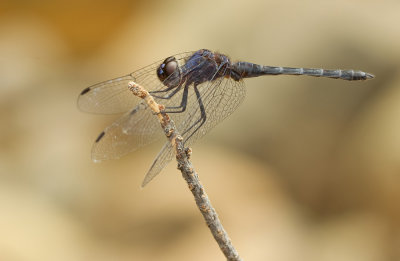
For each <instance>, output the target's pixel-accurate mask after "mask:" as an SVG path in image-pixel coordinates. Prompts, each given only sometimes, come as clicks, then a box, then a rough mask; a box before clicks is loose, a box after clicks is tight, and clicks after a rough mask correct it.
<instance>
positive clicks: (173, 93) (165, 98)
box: [150, 85, 182, 100]
mask: <svg viewBox="0 0 400 261" xmlns="http://www.w3.org/2000/svg"><path fill="white" fill-rule="evenodd" d="M173 88H175V90H174V91H173V92H171V93H170V94H168V95H167V96H158V95H154V93H163V92H168V91H170V90H172V89H173ZM181 89H182V85H180V86H179V87H177V88H176V87H169V88H167V89H165V90H161V91H153V92H150V94H151V96H153V97H154V98H158V99H163V100H168V99H170V98H171V97H173V96H174V95H175V94H176V93H177V92H179V91H180V90H181Z"/></svg>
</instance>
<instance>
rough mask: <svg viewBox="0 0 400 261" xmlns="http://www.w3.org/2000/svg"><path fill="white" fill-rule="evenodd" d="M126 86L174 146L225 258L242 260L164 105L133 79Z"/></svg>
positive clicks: (191, 188) (181, 166)
mask: <svg viewBox="0 0 400 261" xmlns="http://www.w3.org/2000/svg"><path fill="white" fill-rule="evenodd" d="M128 88H129V90H131V91H132V93H133V94H134V95H136V96H138V97H140V98H142V99H144V100H145V101H146V103H147V105H148V106H149V107H150V108H151V110H152V111H153V112H154V114H155V115H156V116H157V118H158V120H159V122H160V124H161V127H162V128H163V130H164V133H165V136H166V137H167V138H168V140H169V141H170V142H171V144H172V146H173V147H174V148H175V153H176V160H177V162H178V169H179V170H180V171H181V172H182V176H183V178H184V179H185V180H186V182H187V184H188V186H189V189H190V191H191V192H192V194H193V196H194V198H195V201H196V204H197V207H198V208H199V210H200V212H201V213H202V214H203V217H204V219H205V221H206V223H207V226H208V227H209V229H210V230H211V233H212V234H213V236H214V238H215V240H216V241H217V243H218V245H219V247H220V249H221V250H222V252H223V253H224V255H225V257H226V258H227V260H242V259H241V258H240V257H239V254H238V253H237V251H236V249H235V248H234V247H233V245H232V242H231V240H230V239H229V236H228V234H227V233H226V231H225V229H224V228H223V226H222V224H221V222H220V220H219V218H218V215H217V212H216V211H215V209H214V208H213V207H212V205H211V202H210V200H209V199H208V196H207V194H206V192H205V191H204V188H203V186H202V185H201V183H200V180H199V177H198V175H197V173H196V171H195V170H194V168H193V165H192V163H191V162H190V161H189V157H190V154H191V149H189V148H185V147H184V144H183V138H182V136H180V134H179V132H178V130H177V129H176V127H175V124H174V122H173V121H172V120H171V119H170V117H169V116H168V115H167V114H166V113H165V112H164V108H165V107H164V106H163V105H161V104H158V103H156V101H155V100H154V99H153V97H152V96H151V95H150V94H149V92H148V91H146V90H145V89H144V88H143V87H142V86H140V85H138V84H137V83H135V82H133V81H132V82H129V84H128Z"/></svg>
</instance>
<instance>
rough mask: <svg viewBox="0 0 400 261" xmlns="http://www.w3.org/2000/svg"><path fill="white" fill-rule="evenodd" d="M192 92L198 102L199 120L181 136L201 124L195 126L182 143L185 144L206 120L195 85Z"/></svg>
mask: <svg viewBox="0 0 400 261" xmlns="http://www.w3.org/2000/svg"><path fill="white" fill-rule="evenodd" d="M194 91H195V93H196V97H197V101H198V103H199V107H200V118H199V119H198V120H196V122H195V123H193V124H192V125H191V126H190V127H189V128H187V129H186V130H185V131H184V132H183V133H182V135H185V134H186V133H187V132H189V131H190V130H191V129H192V128H193V127H194V126H196V125H197V124H198V123H199V122H201V123H200V125H199V126H197V127H196V129H194V131H192V133H191V134H190V135H189V136H188V137H187V138H186V139H185V140H184V143H186V141H187V140H189V139H190V137H192V136H193V134H195V133H196V131H198V130H199V129H200V127H201V126H203V124H204V123H205V122H206V119H207V115H206V110H205V108H204V104H203V101H202V99H201V96H200V92H199V90H198V89H197V86H196V85H195V86H194Z"/></svg>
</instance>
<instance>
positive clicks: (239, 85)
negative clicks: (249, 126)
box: [171, 69, 246, 146]
mask: <svg viewBox="0 0 400 261" xmlns="http://www.w3.org/2000/svg"><path fill="white" fill-rule="evenodd" d="M221 70H225V69H221ZM197 88H198V90H199V93H200V99H201V101H199V99H198V98H197V97H196V96H195V95H192V96H191V98H190V99H195V100H196V101H192V103H191V104H192V106H191V107H190V108H188V109H187V111H185V113H184V114H183V115H172V116H171V117H172V119H173V120H174V121H175V123H176V125H177V128H178V130H179V131H180V133H181V135H182V136H183V138H184V142H185V146H191V145H193V144H194V143H195V142H196V141H197V140H198V139H200V138H201V137H203V136H204V135H205V134H206V133H208V132H209V131H210V130H211V129H212V128H213V127H215V126H216V125H217V124H219V123H220V122H222V121H223V120H224V119H225V118H226V117H228V116H229V115H231V114H232V113H233V112H234V111H235V110H236V109H237V108H238V107H239V105H240V104H241V103H242V101H243V100H244V98H245V95H246V88H245V85H244V82H243V81H242V80H240V81H235V80H233V79H232V78H222V77H221V78H217V79H215V80H213V81H211V82H206V83H203V84H201V85H199V86H197ZM199 102H201V103H202V104H203V106H204V109H205V115H206V120H205V122H204V123H202V121H201V110H200V106H199ZM174 116H178V117H177V118H174Z"/></svg>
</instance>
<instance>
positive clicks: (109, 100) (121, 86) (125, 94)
mask: <svg viewBox="0 0 400 261" xmlns="http://www.w3.org/2000/svg"><path fill="white" fill-rule="evenodd" d="M192 54H193V52H186V53H181V54H177V55H175V57H176V59H177V61H178V63H180V64H184V63H185V60H186V59H187V58H188V57H190V56H191V55H192ZM163 61H164V60H160V61H157V62H155V63H152V64H150V65H148V66H146V67H143V68H141V69H139V70H137V71H135V72H133V73H131V74H128V75H125V76H122V77H118V78H115V79H112V80H108V81H104V82H101V83H98V84H95V85H92V86H90V87H87V88H86V89H84V90H83V91H82V92H81V93H80V95H79V97H78V107H79V109H81V110H82V111H84V112H89V113H98V114H118V113H124V112H127V111H129V110H131V109H132V108H134V107H135V106H136V105H137V104H138V103H139V102H140V99H139V98H138V97H135V96H134V95H133V94H132V92H131V91H130V90H129V89H128V83H129V82H130V81H135V82H137V83H139V84H140V85H142V86H143V87H144V88H145V89H146V90H148V91H149V92H151V91H158V90H161V89H163V88H165V85H163V84H162V82H161V81H160V80H159V79H158V77H157V73H156V72H157V68H158V67H159V66H160V64H161V63H162V62H163Z"/></svg>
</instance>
